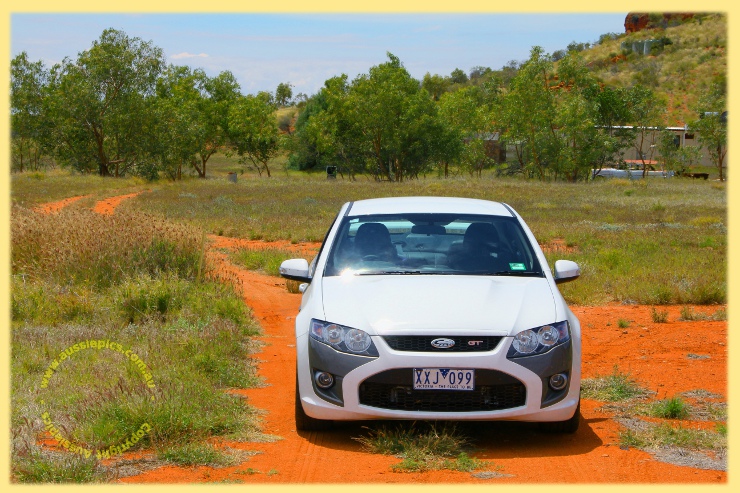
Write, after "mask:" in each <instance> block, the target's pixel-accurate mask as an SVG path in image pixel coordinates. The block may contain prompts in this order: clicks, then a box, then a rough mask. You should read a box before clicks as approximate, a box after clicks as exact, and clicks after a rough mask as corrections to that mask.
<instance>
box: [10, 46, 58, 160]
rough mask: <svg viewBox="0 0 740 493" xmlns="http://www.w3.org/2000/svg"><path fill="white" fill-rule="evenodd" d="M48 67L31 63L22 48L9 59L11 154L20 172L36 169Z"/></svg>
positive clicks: (42, 132)
mask: <svg viewBox="0 0 740 493" xmlns="http://www.w3.org/2000/svg"><path fill="white" fill-rule="evenodd" d="M48 74H49V73H48V70H46V68H45V67H44V64H43V63H42V62H41V61H38V62H31V61H29V60H28V54H27V53H26V52H25V51H24V52H22V53H20V54H18V55H17V56H16V57H15V58H13V60H11V62H10V130H11V149H12V153H11V157H12V160H13V163H14V164H15V165H17V166H16V167H17V168H18V170H19V171H21V172H22V171H23V170H24V167H25V166H33V167H35V168H38V166H39V157H40V154H41V152H42V149H41V144H42V142H43V134H44V133H45V129H46V127H47V125H45V124H44V113H43V111H42V110H43V97H44V91H45V89H46V85H47V83H48Z"/></svg>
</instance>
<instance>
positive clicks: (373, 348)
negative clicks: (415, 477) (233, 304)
mask: <svg viewBox="0 0 740 493" xmlns="http://www.w3.org/2000/svg"><path fill="white" fill-rule="evenodd" d="M280 273H281V274H282V275H283V277H286V278H288V279H293V280H297V281H301V282H303V283H308V285H304V286H302V288H303V299H302V302H301V309H300V313H299V314H298V316H297V317H296V352H297V378H296V406H295V418H296V427H297V429H299V430H316V429H324V428H327V427H328V426H329V425H330V424H331V422H332V421H333V420H365V419H419V420H479V421H486V420H516V421H533V422H540V423H542V426H543V427H544V428H546V429H550V430H552V431H561V432H575V431H576V429H577V428H578V424H579V420H580V380H581V328H580V324H579V322H578V319H577V318H576V317H575V316H574V315H573V313H572V312H571V311H570V309H569V308H568V306H567V305H566V303H565V300H564V299H563V297H562V296H561V294H560V292H559V291H558V288H557V286H556V284H558V283H561V282H566V281H571V280H573V279H576V278H577V277H578V276H579V275H580V269H579V268H578V265H577V264H576V263H574V262H571V261H568V260H558V261H557V262H556V263H555V270H554V274H553V273H551V272H550V269H549V268H548V265H547V261H546V259H545V256H544V254H543V253H542V250H541V249H540V247H539V246H538V244H537V241H536V240H535V238H534V236H533V235H532V232H531V231H530V230H529V228H528V227H527V225H526V224H525V223H524V221H523V220H522V218H521V217H520V216H519V215H518V214H517V213H516V212H514V210H513V209H512V208H511V207H509V206H508V205H506V204H503V203H497V202H489V201H485V200H474V199H463V198H439V197H400V198H383V199H371V200H361V201H357V202H349V203H347V204H344V205H343V206H342V208H341V210H340V211H339V214H338V216H337V218H336V219H335V220H334V223H333V224H332V226H331V227H330V229H329V231H328V233H327V235H326V238H325V239H324V243H323V245H322V247H321V250H320V251H319V253H318V255H317V256H316V258H315V259H314V260H313V262H312V263H311V265H309V264H308V262H307V261H306V260H305V259H292V260H286V261H285V262H283V263H282V265H281V267H280Z"/></svg>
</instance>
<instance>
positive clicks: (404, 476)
mask: <svg viewBox="0 0 740 493" xmlns="http://www.w3.org/2000/svg"><path fill="white" fill-rule="evenodd" d="M241 243H243V242H242V241H237V242H236V243H233V242H230V240H228V239H222V238H217V239H216V242H215V244H214V245H213V246H220V247H227V246H229V245H232V246H236V245H238V246H243V245H241ZM267 245H272V244H267V243H262V245H261V246H262V247H266V246H267ZM251 246H252V247H253V248H256V246H255V245H251ZM293 248H295V249H296V250H304V251H306V250H310V247H305V246H303V245H293ZM314 248H315V246H314ZM209 260H210V261H211V262H214V263H215V264H216V265H218V273H219V276H221V277H222V278H223V279H230V280H231V282H233V281H234V280H236V279H238V280H239V282H238V283H237V285H239V286H240V289H242V294H243V296H244V300H245V302H246V303H247V304H248V305H249V306H250V307H251V308H252V310H253V314H254V316H255V317H256V318H257V320H258V321H259V322H260V324H261V325H262V327H263V330H264V337H263V338H262V340H263V341H264V342H265V343H266V346H265V347H264V350H263V352H262V353H261V354H259V355H257V357H258V358H259V359H260V360H261V362H260V364H259V368H260V375H261V376H262V377H263V378H264V380H265V382H266V384H267V386H266V387H263V388H258V389H248V390H239V391H237V392H238V393H240V394H243V395H245V396H246V397H247V398H248V401H249V403H250V404H251V405H252V406H255V407H257V408H259V409H263V410H265V411H267V414H266V416H265V420H264V431H265V432H266V433H269V434H274V435H279V436H281V437H282V438H283V439H282V440H280V441H277V442H274V443H246V444H245V443H229V442H224V445H227V446H229V447H232V448H240V449H246V450H257V451H260V452H262V453H261V454H259V455H256V456H253V457H251V458H249V459H248V460H247V461H246V462H244V463H243V464H240V465H238V466H235V467H227V468H210V467H194V468H184V467H175V466H166V467H161V468H159V469H155V470H151V471H148V472H146V473H144V474H141V475H139V476H132V477H128V478H123V479H122V480H121V482H126V483H140V482H146V483H172V482H176V483H181V482H188V483H189V482H213V481H229V480H234V481H244V482H260V483H262V482H264V483H446V482H475V483H485V482H487V481H488V482H490V481H494V482H502V483H521V482H524V483H552V482H558V483H561V482H562V483H591V482H599V483H622V482H626V483H686V482H692V483H693V482H706V483H722V482H725V481H726V478H727V475H726V473H725V472H721V471H713V470H700V469H694V468H691V467H684V466H675V465H671V464H666V463H662V462H658V461H657V460H655V459H653V458H652V457H651V455H650V454H648V453H645V452H641V451H639V450H636V449H629V450H622V449H620V448H619V445H618V442H619V440H618V430H619V425H618V424H617V423H616V422H615V421H614V420H613V419H611V418H612V416H611V415H609V414H607V413H604V412H602V411H599V410H597V408H598V407H600V406H601V405H602V403H599V402H595V401H589V400H584V402H583V404H582V414H583V421H582V423H581V428H580V429H579V431H578V432H577V433H576V434H575V435H573V436H568V435H565V436H558V435H547V434H541V433H537V432H536V431H535V430H534V429H533V427H531V426H529V425H521V424H506V423H497V424H485V425H481V424H473V425H467V426H469V427H470V428H469V429H470V430H471V431H472V433H470V434H471V435H473V436H476V437H477V438H479V440H478V442H477V443H475V446H476V447H477V451H476V452H475V454H474V455H475V456H476V457H477V458H479V459H485V460H491V461H493V463H494V464H495V465H496V466H498V467H500V468H501V469H500V472H501V473H503V474H508V475H511V476H510V477H500V478H496V479H488V480H486V479H478V478H475V477H473V476H471V474H470V473H464V472H456V471H434V472H425V473H395V472H392V471H391V469H390V467H391V465H393V464H396V463H398V462H399V461H400V459H397V458H394V457H387V456H381V455H374V454H370V453H368V452H365V451H363V450H362V447H361V446H360V444H359V443H358V442H356V441H355V440H353V439H352V437H358V436H360V435H362V434H364V430H363V429H362V425H363V423H359V424H357V423H353V424H342V425H340V426H339V427H338V428H337V429H334V430H332V431H328V432H301V433H297V432H296V431H295V426H294V424H293V405H294V404H293V392H294V388H295V387H294V386H295V349H294V344H295V340H294V335H293V334H294V332H293V331H294V317H295V315H296V313H297V312H298V307H299V304H300V295H295V294H290V293H288V292H287V291H286V289H285V286H284V281H282V280H281V279H279V278H275V277H269V276H265V275H261V274H258V273H254V272H249V271H245V270H243V269H240V268H239V267H237V266H235V265H233V264H231V263H230V262H229V261H228V259H227V257H226V254H225V253H223V252H222V251H218V250H215V249H211V251H210V253H209ZM663 309H665V308H663ZM667 309H668V311H669V312H670V314H669V322H668V323H663V324H656V323H653V322H652V318H651V308H650V307H646V306H623V305H609V306H601V307H576V308H575V309H574V311H575V312H576V314H577V316H578V317H579V318H580V320H581V324H582V326H583V334H584V337H583V360H584V364H583V373H584V378H591V377H594V376H595V375H597V374H601V375H605V374H610V373H611V372H612V369H613V366H614V365H615V364H618V365H619V368H620V371H623V372H624V371H629V372H630V373H631V375H632V376H633V377H634V378H635V379H636V380H637V381H638V382H639V383H641V384H642V385H645V386H647V387H648V388H650V389H651V390H654V391H656V392H657V393H658V395H657V397H658V398H663V397H665V396H669V397H672V396H673V395H674V394H676V393H678V392H683V391H688V390H694V389H704V390H707V391H710V392H713V393H718V394H722V395H726V362H727V351H726V346H724V345H723V344H725V341H726V335H727V333H726V323H725V322H679V321H676V320H677V319H678V317H679V310H680V308H679V307H668V308H667ZM696 309H697V311H698V310H701V308H699V307H697V308H696ZM620 318H621V319H625V320H628V321H629V322H630V325H629V327H628V328H626V329H622V328H618V325H617V323H618V320H619V319H620ZM688 354H697V355H708V356H709V358H707V359H696V360H694V359H689V358H688V357H687V355H688ZM694 425H697V426H701V425H702V424H700V423H691V422H684V424H683V426H694ZM250 468H251V470H252V471H254V470H256V471H259V473H254V474H247V473H246V471H247V470H248V469H250ZM270 471H272V472H273V474H271V475H268V474H267V473H268V472H270ZM275 471H277V472H275Z"/></svg>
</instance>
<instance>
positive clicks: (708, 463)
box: [581, 366, 727, 470]
mask: <svg viewBox="0 0 740 493" xmlns="http://www.w3.org/2000/svg"><path fill="white" fill-rule="evenodd" d="M581 389H582V393H581V396H582V397H583V398H586V399H593V400H597V401H602V402H604V403H605V404H604V405H603V406H602V407H601V408H600V410H601V411H603V412H607V413H613V414H614V415H615V420H616V421H617V422H618V423H619V424H620V425H621V428H620V431H619V445H620V447H622V448H627V449H628V448H629V447H635V448H638V449H641V450H644V451H646V452H649V453H650V454H652V455H654V456H655V457H656V458H657V459H658V460H661V461H664V462H669V463H672V464H678V465H688V466H691V467H698V468H701V469H716V470H726V468H727V406H726V404H725V403H724V402H723V401H722V399H723V397H722V396H720V395H714V394H710V393H708V392H706V391H703V390H695V391H690V392H684V393H683V394H677V395H674V396H672V397H665V398H663V399H658V400H650V401H649V400H648V398H649V397H650V396H651V395H653V394H654V392H651V391H649V390H647V389H645V388H643V387H642V386H641V385H640V384H639V383H638V382H636V381H635V380H634V379H633V378H632V377H631V376H630V375H629V374H628V373H623V372H621V371H620V370H619V368H618V367H617V366H615V367H614V369H613V372H612V373H611V374H610V375H596V376H595V377H594V378H590V379H584V380H583V381H582V382H581ZM641 417H642V418H641ZM687 420H692V421H693V422H706V421H709V422H714V427H713V428H709V427H706V426H697V425H696V424H695V423H690V422H687Z"/></svg>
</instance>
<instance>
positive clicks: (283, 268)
mask: <svg viewBox="0 0 740 493" xmlns="http://www.w3.org/2000/svg"><path fill="white" fill-rule="evenodd" d="M280 275H281V276H283V277H284V278H286V279H290V280H292V281H299V282H311V277H310V276H309V275H308V261H306V259H303V258H292V259H290V260H286V261H285V262H283V263H282V264H280Z"/></svg>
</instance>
